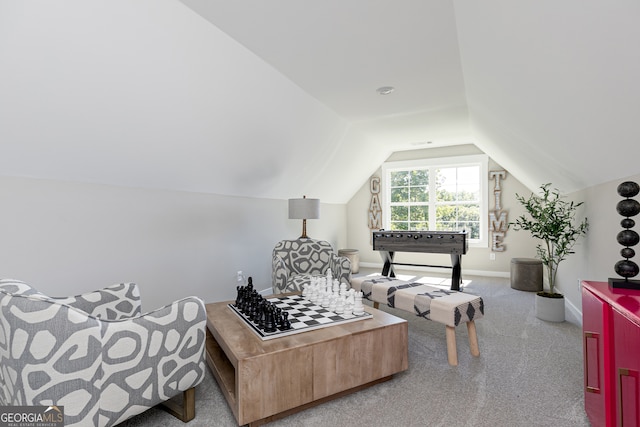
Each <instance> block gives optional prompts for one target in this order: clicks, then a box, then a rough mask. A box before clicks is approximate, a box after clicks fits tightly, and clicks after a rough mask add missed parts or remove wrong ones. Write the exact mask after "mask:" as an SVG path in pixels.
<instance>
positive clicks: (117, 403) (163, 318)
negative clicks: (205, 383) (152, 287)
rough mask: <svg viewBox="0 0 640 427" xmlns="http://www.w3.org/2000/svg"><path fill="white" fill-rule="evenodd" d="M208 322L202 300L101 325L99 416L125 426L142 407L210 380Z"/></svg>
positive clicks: (192, 298)
mask: <svg viewBox="0 0 640 427" xmlns="http://www.w3.org/2000/svg"><path fill="white" fill-rule="evenodd" d="M206 322H207V315H206V310H205V305H204V302H203V301H202V300H201V299H200V298H197V297H188V298H183V299H181V300H179V301H176V302H174V303H173V304H169V305H166V306H164V307H162V308H159V309H157V310H154V311H151V312H148V313H145V314H143V315H141V316H138V317H136V318H133V319H122V320H109V321H102V326H103V327H102V329H103V333H104V335H103V345H104V348H103V361H104V363H103V367H104V377H103V383H102V390H103V393H102V397H101V401H100V411H101V412H106V413H108V416H109V418H111V419H116V418H117V419H118V422H120V420H124V419H127V418H128V417H130V416H131V414H137V413H139V412H141V411H140V406H144V407H152V406H155V405H157V404H159V403H161V402H164V401H166V400H168V399H170V398H172V397H174V396H176V395H178V394H180V393H181V392H184V391H186V390H188V389H190V388H192V387H194V386H196V385H198V384H199V383H200V382H201V381H202V379H203V378H204V375H205V361H204V346H205V335H206V333H205V330H206V329H205V328H206ZM118 422H116V423H115V424H117V423H118Z"/></svg>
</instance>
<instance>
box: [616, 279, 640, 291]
mask: <svg viewBox="0 0 640 427" xmlns="http://www.w3.org/2000/svg"><path fill="white" fill-rule="evenodd" d="M609 286H611V287H612V288H617V289H635V290H640V280H628V279H618V278H609Z"/></svg>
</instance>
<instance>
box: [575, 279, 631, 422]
mask: <svg viewBox="0 0 640 427" xmlns="http://www.w3.org/2000/svg"><path fill="white" fill-rule="evenodd" d="M582 328H583V343H582V345H583V351H584V403H585V409H586V411H587V415H588V416H589V421H590V422H591V424H592V425H593V426H634V427H635V426H638V425H640V412H639V411H640V291H636V290H629V289H612V288H610V287H609V284H608V283H606V282H582Z"/></svg>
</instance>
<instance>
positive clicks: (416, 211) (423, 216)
mask: <svg viewBox="0 0 640 427" xmlns="http://www.w3.org/2000/svg"><path fill="white" fill-rule="evenodd" d="M409 212H410V214H409V219H410V220H411V221H422V222H425V221H428V220H429V207H428V206H411V207H410V208H409Z"/></svg>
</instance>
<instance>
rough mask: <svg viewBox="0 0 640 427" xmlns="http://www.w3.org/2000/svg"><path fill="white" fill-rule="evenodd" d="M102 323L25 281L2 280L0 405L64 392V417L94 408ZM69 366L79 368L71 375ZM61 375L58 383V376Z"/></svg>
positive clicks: (25, 402)
mask: <svg viewBox="0 0 640 427" xmlns="http://www.w3.org/2000/svg"><path fill="white" fill-rule="evenodd" d="M101 365H102V346H101V328H100V322H99V321H98V320H97V319H96V318H94V317H91V316H89V315H87V314H86V313H83V312H82V311H80V310H76V309H74V308H72V307H69V306H67V305H65V304H59V303H56V302H54V301H52V300H51V298H48V297H47V296H45V295H43V294H41V293H39V292H37V291H36V290H34V289H33V288H31V287H30V286H28V285H27V284H25V283H22V282H18V281H10V280H2V281H0V366H2V369H1V370H0V405H2V406H7V405H32V404H34V403H33V402H40V401H46V400H47V399H48V397H49V396H57V395H60V390H62V389H64V390H74V391H73V392H72V393H69V394H67V396H68V397H69V398H68V400H67V401H64V402H62V401H58V402H57V404H59V405H64V406H65V422H66V423H71V422H72V421H73V415H72V414H74V413H76V414H80V413H82V414H84V413H87V412H91V411H95V412H97V411H98V408H99V405H98V403H99V397H100V392H99V390H97V389H94V388H93V383H92V381H86V380H84V379H85V378H88V379H91V378H96V377H98V376H99V375H100V370H101ZM69 371H74V372H78V373H79V374H78V375H77V376H70V375H69ZM58 377H60V378H64V379H65V380H66V381H64V382H61V381H59V380H56V378H58Z"/></svg>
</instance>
